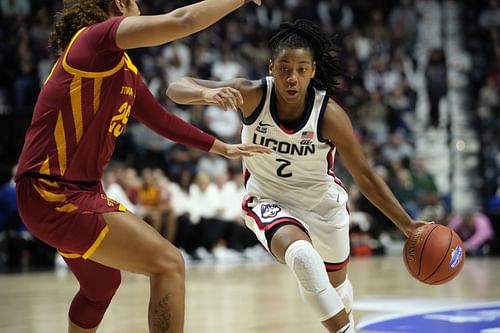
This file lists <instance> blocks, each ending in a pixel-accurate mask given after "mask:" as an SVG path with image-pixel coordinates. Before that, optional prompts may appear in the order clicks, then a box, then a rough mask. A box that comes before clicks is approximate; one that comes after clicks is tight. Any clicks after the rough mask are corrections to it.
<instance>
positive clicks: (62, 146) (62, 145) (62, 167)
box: [54, 110, 67, 175]
mask: <svg viewBox="0 0 500 333" xmlns="http://www.w3.org/2000/svg"><path fill="white" fill-rule="evenodd" d="M54 139H55V141H56V147H57V157H58V158H59V171H60V172H61V175H64V173H65V172H66V163H67V161H66V134H65V132H64V124H63V119H62V112H61V111H60V110H59V114H58V115H57V122H56V128H55V130H54Z"/></svg>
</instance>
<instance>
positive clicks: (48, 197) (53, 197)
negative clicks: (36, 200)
mask: <svg viewBox="0 0 500 333" xmlns="http://www.w3.org/2000/svg"><path fill="white" fill-rule="evenodd" d="M33 187H34V188H35V190H36V191H37V192H38V194H40V196H41V197H42V199H43V200H45V201H48V202H63V201H66V195H64V194H57V193H52V192H49V191H46V190H44V189H43V188H40V187H38V186H36V185H35V184H33Z"/></svg>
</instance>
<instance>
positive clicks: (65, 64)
mask: <svg viewBox="0 0 500 333" xmlns="http://www.w3.org/2000/svg"><path fill="white" fill-rule="evenodd" d="M85 29H87V27H85V28H82V29H80V30H78V32H77V33H76V34H75V35H74V36H73V38H72V39H71V42H70V43H69V45H68V48H67V50H66V53H65V54H64V57H63V62H62V65H63V68H64V70H65V71H66V72H68V73H70V74H73V75H76V76H81V77H89V78H97V77H106V76H110V75H113V74H115V73H116V72H118V71H119V70H120V68H122V67H123V65H124V64H125V57H123V58H122V59H121V60H120V62H119V63H118V65H116V66H115V67H114V68H112V69H110V70H107V71H104V72H87V71H82V70H79V69H76V68H73V67H71V66H70V65H69V64H68V61H67V58H68V54H69V51H70V50H71V46H73V43H74V42H75V40H76V39H77V38H78V36H79V35H80V34H81V33H82V32H83V31H84V30H85Z"/></svg>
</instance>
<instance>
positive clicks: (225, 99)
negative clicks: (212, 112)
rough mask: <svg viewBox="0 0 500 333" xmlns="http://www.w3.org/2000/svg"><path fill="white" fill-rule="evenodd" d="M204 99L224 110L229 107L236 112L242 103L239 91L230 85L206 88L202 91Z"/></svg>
mask: <svg viewBox="0 0 500 333" xmlns="http://www.w3.org/2000/svg"><path fill="white" fill-rule="evenodd" d="M204 99H205V101H207V102H208V103H212V104H217V105H219V106H220V107H221V108H222V109H223V110H224V111H227V109H228V108H231V109H232V110H233V111H234V112H236V111H238V108H239V107H240V105H242V104H243V96H241V93H240V91H239V90H238V89H234V88H232V87H222V88H214V89H207V90H205V91H204Z"/></svg>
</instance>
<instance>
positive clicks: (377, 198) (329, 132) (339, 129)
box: [323, 101, 427, 236]
mask: <svg viewBox="0 0 500 333" xmlns="http://www.w3.org/2000/svg"><path fill="white" fill-rule="evenodd" d="M323 137H324V138H325V139H328V140H330V141H331V142H332V143H333V144H335V146H336V147H337V150H338V152H339V153H340V156H341V157H342V162H343V163H344V165H345V167H346V168H347V169H348V170H349V172H350V173H351V175H352V176H353V178H354V181H355V182H356V184H357V185H358V187H359V189H360V191H361V192H362V193H363V195H365V196H366V198H367V199H368V200H370V202H371V203H373V204H374V205H375V206H376V207H377V208H378V209H380V210H381V211H382V212H383V213H384V214H385V215H386V216H387V217H388V218H389V219H390V220H391V221H392V222H393V223H394V224H395V225H396V226H397V227H398V228H399V229H400V230H401V231H402V232H403V233H404V234H405V235H406V236H408V235H409V234H410V233H411V232H412V231H413V230H414V229H415V228H417V227H419V226H421V225H423V224H425V223H427V222H422V221H418V222H416V221H413V220H412V219H411V217H410V216H409V215H408V214H407V213H406V211H405V210H404V209H403V207H402V206H401V204H400V203H399V201H398V200H397V199H396V197H395V196H394V194H393V193H392V192H391V190H390V189H389V187H388V186H387V184H386V183H385V182H384V180H383V179H382V178H380V176H378V175H377V174H376V173H375V172H374V171H373V170H372V169H371V167H370V166H369V164H368V161H367V160H366V158H365V156H364V154H363V150H362V148H361V145H360V144H359V142H358V141H357V139H356V137H355V136H354V131H353V128H352V124H351V121H350V119H349V117H348V116H347V114H346V113H345V111H344V110H343V109H342V108H341V107H340V106H339V105H337V104H336V103H335V102H333V101H330V103H329V104H328V106H327V110H326V112H325V117H324V123H323Z"/></svg>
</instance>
